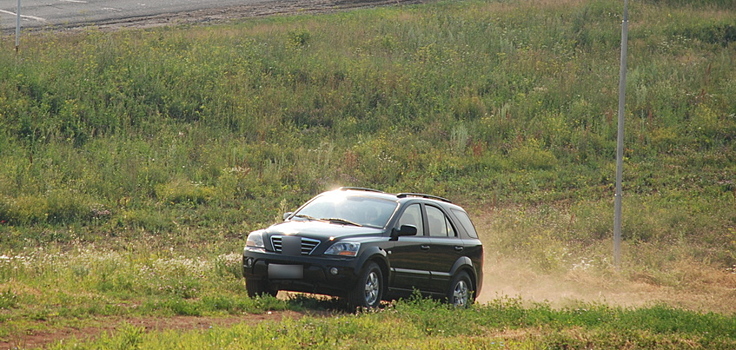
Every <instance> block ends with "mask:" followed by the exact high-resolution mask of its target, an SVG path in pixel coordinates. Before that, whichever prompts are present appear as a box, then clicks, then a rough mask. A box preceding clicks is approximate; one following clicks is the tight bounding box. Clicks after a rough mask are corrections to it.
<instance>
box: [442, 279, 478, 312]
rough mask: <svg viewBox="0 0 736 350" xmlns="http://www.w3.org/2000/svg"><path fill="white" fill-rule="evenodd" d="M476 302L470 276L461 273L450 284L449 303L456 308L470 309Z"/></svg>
mask: <svg viewBox="0 0 736 350" xmlns="http://www.w3.org/2000/svg"><path fill="white" fill-rule="evenodd" d="M474 301H475V290H474V289H473V283H472V282H471V281H470V276H469V275H468V273H467V272H465V271H461V272H459V273H458V274H457V275H455V278H453V279H452V283H450V290H449V291H447V302H448V303H450V304H452V305H454V306H456V307H468V306H470V304H472V303H473V302H474Z"/></svg>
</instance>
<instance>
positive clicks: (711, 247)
mask: <svg viewBox="0 0 736 350" xmlns="http://www.w3.org/2000/svg"><path fill="white" fill-rule="evenodd" d="M622 10H623V2H622V1H612V0H590V1H583V0H516V1H486V0H483V1H482V0H474V1H473V0H468V1H437V2H429V3H427V4H423V5H412V6H389V7H382V8H375V9H364V10H355V11H350V12H340V13H334V14H325V15H297V16H276V17H270V18H261V19H252V20H244V21H241V22H237V23H236V22H231V23H221V24H216V25H207V26H205V25H201V26H172V27H162V28H155V29H123V30H118V31H114V32H106V31H100V30H96V29H95V28H89V29H86V30H83V31H78V32H54V31H38V32H34V33H32V34H29V35H26V36H25V37H24V45H23V49H22V50H21V51H20V52H19V53H16V52H15V51H13V50H12V47H13V42H12V38H11V37H2V38H0V44H1V46H2V47H3V48H5V49H3V50H2V51H0V159H1V160H2V161H1V162H0V344H8V348H10V347H12V346H16V345H17V344H20V343H22V339H23V336H24V335H28V334H38V333H43V332H53V331H55V330H60V329H67V328H75V327H76V328H85V327H91V326H95V325H99V324H104V323H105V322H108V320H112V319H115V320H120V319H131V318H132V319H135V318H141V317H160V318H167V317H178V316H197V317H223V318H233V317H240V316H243V315H253V314H261V313H264V312H267V311H269V310H270V311H279V312H280V311H281V310H292V311H297V312H306V313H307V315H308V316H306V317H301V318H298V319H292V320H285V321H281V322H270V321H269V322H263V324H259V325H252V324H246V323H243V324H242V325H238V326H234V327H223V328H217V327H216V328H215V329H213V330H208V331H186V330H178V331H176V330H172V331H168V332H167V331H161V332H147V331H145V329H143V328H141V327H138V326H135V325H133V324H129V325H127V326H124V327H122V328H120V329H118V330H117V331H114V332H111V333H103V335H101V336H100V337H98V338H97V339H96V340H79V341H73V342H74V344H76V345H74V347H76V348H120V349H137V348H146V349H156V348H171V347H172V346H171V345H167V344H177V345H175V346H174V347H181V348H232V349H239V348H251V347H259V348H263V347H266V348H284V347H291V346H294V344H299V345H301V346H303V347H312V348H328V347H329V348H334V347H335V346H337V347H343V348H399V347H401V348H416V349H425V348H427V349H428V348H432V349H435V348H448V349H449V348H453V349H454V348H490V349H492V348H514V349H527V348H529V349H537V348H555V349H558V348H559V349H564V348H577V349H583V348H702V349H714V348H723V349H728V348H733V347H735V346H736V332H734V329H736V326H735V325H734V323H735V322H736V321H735V319H734V315H735V314H736V98H735V97H736V9H734V8H733V6H732V3H731V1H730V0H708V1H690V0H643V1H634V2H631V3H630V21H631V22H630V36H629V48H628V50H629V66H628V80H627V105H626V134H625V142H626V148H625V156H626V159H625V165H624V166H625V169H624V219H623V226H624V227H623V235H624V237H623V238H624V241H623V257H622V258H623V259H622V266H621V268H620V269H619V270H617V269H615V268H614V266H613V262H612V250H613V247H612V239H611V236H612V226H613V194H614V193H613V185H614V180H615V148H616V129H617V124H616V114H617V101H618V100H617V99H618V90H617V89H618V72H619V45H620V35H621V13H622ZM338 186H361V187H373V188H378V189H381V190H385V191H389V192H399V191H401V192H425V193H432V194H435V195H440V196H443V197H447V198H450V199H452V200H454V201H455V202H458V203H459V204H461V205H463V206H464V207H466V208H468V210H469V212H470V213H471V216H472V217H473V219H474V221H475V223H476V225H477V226H478V228H479V231H480V232H481V235H482V237H481V238H482V239H483V241H484V244H485V247H486V274H487V278H486V286H485V287H484V294H483V295H481V298H480V301H481V303H480V304H479V305H477V306H476V307H474V308H472V309H470V310H462V311H458V310H448V309H446V308H445V307H444V306H441V305H436V304H435V303H433V302H431V301H419V300H410V301H402V302H399V303H397V304H396V305H393V306H390V307H387V308H386V309H385V310H383V311H382V312H375V313H373V312H369V313H360V314H357V315H346V314H339V315H338V316H336V317H314V316H311V312H310V311H309V310H323V309H325V308H328V309H329V308H330V306H329V305H330V303H329V302H328V303H327V304H328V305H327V306H325V305H324V303H323V302H321V301H319V300H314V299H311V298H308V297H307V298H302V297H300V298H297V299H287V300H284V299H280V300H279V299H257V300H253V299H249V298H248V297H247V296H246V294H245V293H244V290H243V289H244V288H243V282H242V278H241V277H240V269H239V259H240V253H241V251H242V247H243V244H244V238H245V235H246V234H247V233H248V232H250V231H251V230H253V229H257V228H261V227H264V226H266V225H269V224H271V223H274V222H276V221H278V220H279V218H280V217H281V214H282V213H283V212H286V211H290V210H293V209H295V208H296V207H297V206H298V205H299V204H300V203H301V202H302V201H304V200H306V199H308V198H310V197H311V196H313V195H315V194H316V193H319V192H321V191H323V190H328V189H331V188H334V187H338ZM556 286H561V287H556ZM516 294H519V296H518V297H519V298H518V299H517V295H516ZM305 310H306V311H305ZM460 325H463V327H459V326H460ZM366 330H373V331H371V332H367V331H366ZM59 341H61V339H60V340H59ZM70 341H72V340H69V339H67V340H66V341H65V342H64V343H58V344H55V345H54V344H52V345H51V346H52V347H54V348H59V349H62V348H71V347H72V345H71V344H72V343H70ZM14 344H15V345H14ZM21 346H22V344H21Z"/></svg>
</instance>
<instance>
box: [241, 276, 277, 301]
mask: <svg viewBox="0 0 736 350" xmlns="http://www.w3.org/2000/svg"><path fill="white" fill-rule="evenodd" d="M245 290H246V291H248V296H249V297H251V298H255V297H257V296H262V295H270V296H272V297H275V296H276V294H278V292H279V291H278V290H276V289H273V288H272V287H271V286H270V285H269V283H268V280H265V279H252V278H246V279H245Z"/></svg>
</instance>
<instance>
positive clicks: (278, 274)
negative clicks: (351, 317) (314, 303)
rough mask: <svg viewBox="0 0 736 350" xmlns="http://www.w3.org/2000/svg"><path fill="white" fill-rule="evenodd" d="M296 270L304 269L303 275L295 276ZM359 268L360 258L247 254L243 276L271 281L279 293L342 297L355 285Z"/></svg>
mask: <svg viewBox="0 0 736 350" xmlns="http://www.w3.org/2000/svg"><path fill="white" fill-rule="evenodd" d="M269 266H271V268H269ZM294 267H297V268H299V267H300V268H301V273H298V274H297V273H294V272H295V270H294ZM287 268H288V269H287ZM359 268H360V267H359V266H358V261H357V259H356V258H343V257H334V258H332V257H329V258H328V257H314V256H290V255H283V254H279V253H273V252H258V251H250V250H246V251H245V252H244V253H243V277H245V278H246V279H256V280H267V281H268V284H269V286H270V287H271V288H275V289H279V290H288V291H295V292H306V293H317V294H328V295H333V296H342V295H344V294H345V293H346V292H348V291H349V290H351V289H352V287H353V286H354V285H355V283H356V281H357V279H358V273H359V272H360V271H359Z"/></svg>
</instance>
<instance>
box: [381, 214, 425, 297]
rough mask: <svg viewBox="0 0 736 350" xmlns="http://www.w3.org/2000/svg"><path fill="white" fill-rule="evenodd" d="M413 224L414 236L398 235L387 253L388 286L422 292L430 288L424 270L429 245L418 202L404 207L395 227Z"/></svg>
mask: <svg viewBox="0 0 736 350" xmlns="http://www.w3.org/2000/svg"><path fill="white" fill-rule="evenodd" d="M401 225H413V226H415V227H416V228H417V234H416V236H402V237H399V238H398V240H397V241H396V242H394V245H393V247H392V248H391V249H390V251H389V259H390V263H391V271H392V276H393V277H392V280H391V283H390V287H392V288H398V289H402V290H404V291H411V290H413V289H415V288H416V289H419V290H424V291H426V290H427V289H428V288H429V285H430V278H431V276H430V273H429V270H428V269H427V259H428V258H429V250H430V246H429V244H430V242H429V238H428V237H427V236H425V233H424V232H425V229H424V218H423V214H422V208H421V205H420V204H419V203H415V204H411V205H409V206H407V207H406V209H405V210H404V212H403V213H402V214H401V216H400V217H399V220H398V221H397V223H396V225H395V227H396V229H398V228H399V227H401Z"/></svg>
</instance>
